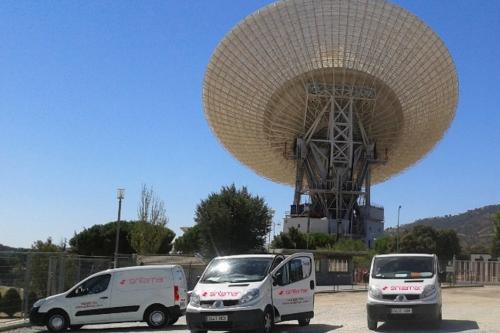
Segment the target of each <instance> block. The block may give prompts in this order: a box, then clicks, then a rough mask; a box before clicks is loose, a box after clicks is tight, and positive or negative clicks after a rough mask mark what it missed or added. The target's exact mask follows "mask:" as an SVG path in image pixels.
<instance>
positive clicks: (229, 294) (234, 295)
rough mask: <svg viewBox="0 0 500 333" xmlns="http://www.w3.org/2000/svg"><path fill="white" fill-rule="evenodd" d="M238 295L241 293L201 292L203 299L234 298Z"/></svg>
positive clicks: (222, 291)
mask: <svg viewBox="0 0 500 333" xmlns="http://www.w3.org/2000/svg"><path fill="white" fill-rule="evenodd" d="M239 294H241V292H239V291H224V290H219V291H202V292H201V296H203V297H207V296H209V297H227V296H231V297H236V296H238V295H239Z"/></svg>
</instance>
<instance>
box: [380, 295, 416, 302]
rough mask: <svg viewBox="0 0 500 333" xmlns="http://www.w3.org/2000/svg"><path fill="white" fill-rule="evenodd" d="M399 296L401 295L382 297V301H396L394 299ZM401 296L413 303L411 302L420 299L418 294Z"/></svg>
mask: <svg viewBox="0 0 500 333" xmlns="http://www.w3.org/2000/svg"><path fill="white" fill-rule="evenodd" d="M399 295H401V294H393V295H383V296H382V297H383V298H384V299H387V300H390V301H394V300H395V299H396V297H398V296H399ZM403 295H404V296H405V297H406V299H407V300H409V301H413V300H416V299H419V298H420V295H418V294H403Z"/></svg>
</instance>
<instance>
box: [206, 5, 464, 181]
mask: <svg viewBox="0 0 500 333" xmlns="http://www.w3.org/2000/svg"><path fill="white" fill-rule="evenodd" d="M311 86H313V87H330V88H328V89H338V88H339V87H340V88H339V89H343V88H342V87H344V86H349V87H353V89H357V87H362V89H365V88H367V89H368V91H367V93H368V94H371V93H373V94H374V95H373V96H371V97H373V101H372V103H371V104H370V105H368V107H366V110H365V109H364V108H363V107H362V106H360V107H358V109H357V111H356V112H357V113H356V115H355V116H356V117H358V118H359V119H360V120H361V121H362V123H363V126H364V130H365V131H366V132H367V133H366V134H367V136H368V137H369V138H370V139H371V140H372V141H373V142H375V143H376V149H377V151H378V155H379V156H381V157H382V158H384V159H385V163H379V164H376V165H373V167H372V174H371V177H372V182H374V183H377V182H382V181H384V180H386V179H388V178H390V177H391V176H393V175H395V174H397V173H399V172H401V171H402V170H404V169H406V168H408V167H409V166H411V165H412V164H414V163H415V162H416V161H418V160H419V159H421V158H422V157H423V156H424V155H425V154H426V153H427V152H429V151H430V150H431V149H432V147H433V146H434V145H435V144H436V143H437V141H439V140H440V138H441V137H442V136H443V134H444V132H445V131H446V129H447V128H448V127H449V126H450V123H451V121H452V119H453V117H454V114H455V108H456V104H457V95H458V81H457V76H456V72H455V66H454V64H453V61H452V59H451V57H450V54H449V52H448V50H447V48H446V47H445V45H444V44H443V42H442V41H441V39H440V38H439V37H438V36H437V35H436V34H435V33H434V32H433V31H432V30H431V29H430V28H429V27H428V26H427V25H426V24H425V23H423V22H422V21H421V20H420V19H418V18H417V17H416V16H414V15H412V14H411V13H409V12H408V11H406V10H404V9H402V8H400V7H398V6H395V5H392V4H389V3H387V2H385V1H373V0H350V1H340V0H287V1H280V2H277V3H274V4H271V5H269V6H267V7H265V8H263V9H261V10H259V11H257V12H255V13H253V14H251V15H250V16H248V17H247V18H245V19H244V20H243V21H242V22H240V23H239V24H238V25H237V26H236V27H235V28H234V29H233V30H232V31H231V32H229V33H228V34H227V35H226V36H225V38H224V39H223V40H222V41H221V43H220V44H219V46H218V47H217V49H216V50H215V52H214V54H213V56H212V58H211V60H210V63H209V65H208V68H207V71H206V75H205V81H204V90H203V99H204V108H205V113H206V116H207V119H208V122H209V123H210V126H211V127H212V129H213V131H214V132H215V134H216V135H217V137H218V138H219V139H220V141H221V142H222V144H223V145H224V146H225V147H226V148H227V150H229V151H230V152H231V153H232V154H233V155H234V156H235V157H236V158H237V159H238V160H240V161H241V162H242V163H244V164H245V165H247V166H248V167H250V168H251V169H253V170H255V171H256V172H257V173H258V174H260V175H262V176H264V177H266V178H268V179H271V180H273V181H276V182H280V183H285V184H289V185H294V184H295V181H296V177H297V175H296V163H295V161H294V160H293V159H290V158H288V156H289V155H290V154H292V153H293V151H294V147H295V142H296V138H297V137H300V136H301V135H303V134H304V133H303V132H304V128H307V126H309V125H310V124H308V122H311V121H312V120H309V119H308V118H307V117H306V119H305V120H304V113H305V109H306V103H307V102H306V98H307V96H306V95H307V94H306V91H307V89H308V88H307V87H311ZM333 87H335V88H333ZM363 110H364V111H363ZM359 135H360V134H359V133H356V132H355V133H354V140H356V136H358V137H359Z"/></svg>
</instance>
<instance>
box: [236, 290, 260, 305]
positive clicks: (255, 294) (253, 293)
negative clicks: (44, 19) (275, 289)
mask: <svg viewBox="0 0 500 333" xmlns="http://www.w3.org/2000/svg"><path fill="white" fill-rule="evenodd" d="M259 295H260V292H259V289H250V290H249V291H247V292H246V293H244V294H243V296H241V298H240V301H239V303H240V304H246V303H249V302H251V301H253V300H255V299H257V298H259Z"/></svg>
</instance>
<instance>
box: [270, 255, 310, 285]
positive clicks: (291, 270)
mask: <svg viewBox="0 0 500 333" xmlns="http://www.w3.org/2000/svg"><path fill="white" fill-rule="evenodd" d="M311 266H312V263H311V258H308V257H299V258H295V259H293V260H291V261H290V262H288V263H287V264H286V265H284V266H283V267H282V268H281V269H280V270H279V271H278V272H277V273H276V278H277V282H278V285H280V286H284V285H287V284H290V283H293V282H297V281H300V280H303V279H305V278H308V277H309V276H310V275H311V270H312V267H311Z"/></svg>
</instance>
